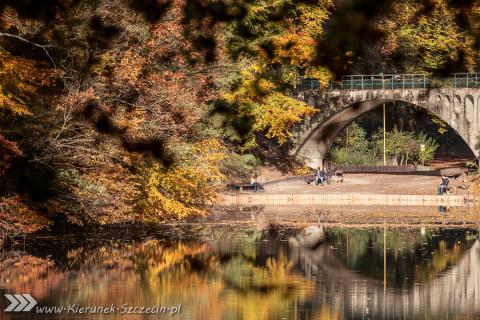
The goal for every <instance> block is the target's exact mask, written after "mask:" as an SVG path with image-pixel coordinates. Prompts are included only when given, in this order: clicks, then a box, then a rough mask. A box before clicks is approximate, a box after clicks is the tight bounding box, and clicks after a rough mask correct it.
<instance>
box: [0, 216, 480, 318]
mask: <svg viewBox="0 0 480 320" xmlns="http://www.w3.org/2000/svg"><path fill="white" fill-rule="evenodd" d="M478 236H479V231H478V229H477V228H456V227H448V228H447V227H442V228H422V227H420V226H414V227H410V228H396V229H388V228H373V229H364V228H347V227H328V228H326V229H325V230H323V228H322V227H321V226H320V227H318V226H316V225H312V226H310V227H308V228H300V227H295V228H294V227H291V228H289V227H285V226H275V225H270V226H268V227H266V228H264V229H263V230H257V229H256V228H255V227H254V226H234V225H231V226H228V225H204V226H199V225H182V224H179V225H165V226H159V227H151V228H147V229H121V230H120V231H102V232H98V231H97V232H90V233H88V232H76V233H64V234H59V235H58V234H57V235H55V236H52V235H50V234H48V233H43V234H36V235H33V236H29V237H27V238H25V240H24V241H23V240H22V241H19V242H17V243H15V244H12V245H9V246H6V247H4V248H3V250H2V251H1V257H0V291H1V292H0V293H1V296H2V297H1V298H0V309H1V310H2V313H0V318H1V319H480V242H479V240H478ZM5 294H6V295H8V297H7V296H5ZM15 294H16V296H12V295H15ZM28 295H30V296H31V298H32V299H33V301H34V302H32V301H30V302H29V301H27V300H28V299H29V296H28ZM15 299H16V300H15ZM22 299H25V303H23V304H22ZM12 300H13V301H17V302H11V301H12ZM8 308H10V311H9V312H5V311H3V310H5V309H8ZM17 309H18V310H17ZM25 309H30V310H29V311H26V310H25Z"/></svg>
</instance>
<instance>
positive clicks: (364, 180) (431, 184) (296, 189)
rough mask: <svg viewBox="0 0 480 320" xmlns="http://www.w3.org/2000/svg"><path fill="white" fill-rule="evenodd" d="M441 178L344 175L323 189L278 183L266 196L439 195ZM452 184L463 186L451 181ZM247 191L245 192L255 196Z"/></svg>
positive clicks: (302, 183) (292, 183)
mask: <svg viewBox="0 0 480 320" xmlns="http://www.w3.org/2000/svg"><path fill="white" fill-rule="evenodd" d="M440 181H441V178H440V177H439V176H432V175H419V174H415V175H412V174H410V175H406V174H371V173H370V174H360V173H355V174H354V173H350V174H345V175H344V180H343V183H337V182H334V181H333V182H332V183H331V184H329V185H327V184H326V183H325V184H324V186H321V185H318V186H315V184H306V183H304V182H290V183H278V184H274V185H267V186H266V187H265V193H270V194H312V193H354V192H358V193H374V194H436V192H437V186H438V184H439V183H440ZM450 184H451V185H454V186H455V185H459V184H460V183H459V182H458V181H455V180H451V183H450ZM252 192H253V191H251V190H246V191H244V193H252Z"/></svg>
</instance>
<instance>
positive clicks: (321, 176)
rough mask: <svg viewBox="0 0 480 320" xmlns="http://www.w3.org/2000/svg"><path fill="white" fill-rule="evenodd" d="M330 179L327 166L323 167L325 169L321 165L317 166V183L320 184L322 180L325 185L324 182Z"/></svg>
mask: <svg viewBox="0 0 480 320" xmlns="http://www.w3.org/2000/svg"><path fill="white" fill-rule="evenodd" d="M327 179H328V171H327V168H326V167H323V169H320V167H318V168H317V170H316V171H315V185H316V186H318V183H319V182H320V183H321V184H322V186H323V182H324V181H326V180H327Z"/></svg>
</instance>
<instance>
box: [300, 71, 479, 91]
mask: <svg viewBox="0 0 480 320" xmlns="http://www.w3.org/2000/svg"><path fill="white" fill-rule="evenodd" d="M478 87H480V73H476V72H475V73H452V74H450V75H449V76H447V77H438V76H435V75H433V74H427V73H422V74H415V73H411V74H372V75H346V76H343V77H342V78H341V79H340V80H339V81H329V82H328V84H327V85H326V86H322V85H320V82H319V81H318V80H316V79H312V78H306V77H301V78H300V83H299V85H298V86H297V87H295V89H294V90H300V91H306V90H324V91H333V90H375V89H382V90H395V89H402V90H405V89H428V88H478Z"/></svg>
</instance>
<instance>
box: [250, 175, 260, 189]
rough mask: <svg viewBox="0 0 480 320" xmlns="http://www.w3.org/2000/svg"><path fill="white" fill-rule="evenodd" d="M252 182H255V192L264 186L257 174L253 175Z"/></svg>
mask: <svg viewBox="0 0 480 320" xmlns="http://www.w3.org/2000/svg"><path fill="white" fill-rule="evenodd" d="M250 183H251V184H253V188H254V189H255V192H257V190H258V191H260V190H261V189H262V186H261V185H260V183H258V181H257V176H256V175H252V179H251V180H250Z"/></svg>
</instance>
